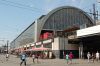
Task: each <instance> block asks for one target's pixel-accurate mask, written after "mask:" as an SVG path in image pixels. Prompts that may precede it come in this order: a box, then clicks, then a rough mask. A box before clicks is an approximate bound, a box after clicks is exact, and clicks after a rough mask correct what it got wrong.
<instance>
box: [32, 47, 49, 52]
mask: <svg viewBox="0 0 100 66" xmlns="http://www.w3.org/2000/svg"><path fill="white" fill-rule="evenodd" d="M32 50H33V51H45V50H50V48H45V47H40V48H34V49H32Z"/></svg>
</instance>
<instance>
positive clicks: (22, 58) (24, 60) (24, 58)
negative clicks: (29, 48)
mask: <svg viewBox="0 0 100 66" xmlns="http://www.w3.org/2000/svg"><path fill="white" fill-rule="evenodd" d="M20 59H21V62H20V66H21V65H22V63H24V65H25V66H26V54H25V53H22V54H21V55H20Z"/></svg>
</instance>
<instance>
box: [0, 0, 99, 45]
mask: <svg viewBox="0 0 100 66" xmlns="http://www.w3.org/2000/svg"><path fill="white" fill-rule="evenodd" d="M98 1H100V0H0V46H1V45H3V44H5V43H6V41H7V40H9V41H10V42H11V41H13V40H14V39H15V38H16V37H17V36H18V35H19V34H20V33H21V32H22V31H23V30H25V29H26V28H27V27H28V26H29V25H30V24H31V23H32V22H34V21H35V20H36V19H38V18H39V17H40V16H41V15H45V14H47V13H49V12H50V11H51V10H53V9H55V8H57V7H61V6H74V7H77V8H80V9H82V10H84V11H86V12H90V10H91V11H92V8H93V7H92V5H93V3H95V4H96V10H98V11H99V13H100V3H98ZM2 40H4V41H2Z"/></svg>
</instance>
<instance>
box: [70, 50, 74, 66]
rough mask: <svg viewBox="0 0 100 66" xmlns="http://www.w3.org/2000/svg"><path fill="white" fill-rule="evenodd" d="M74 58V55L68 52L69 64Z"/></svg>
mask: <svg viewBox="0 0 100 66" xmlns="http://www.w3.org/2000/svg"><path fill="white" fill-rule="evenodd" d="M73 58H74V55H73V54H72V52H70V54H69V59H70V61H71V64H72V59H73Z"/></svg>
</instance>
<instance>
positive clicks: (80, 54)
mask: <svg viewBox="0 0 100 66" xmlns="http://www.w3.org/2000/svg"><path fill="white" fill-rule="evenodd" d="M79 58H80V59H82V58H83V44H82V43H80V45H79Z"/></svg>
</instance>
